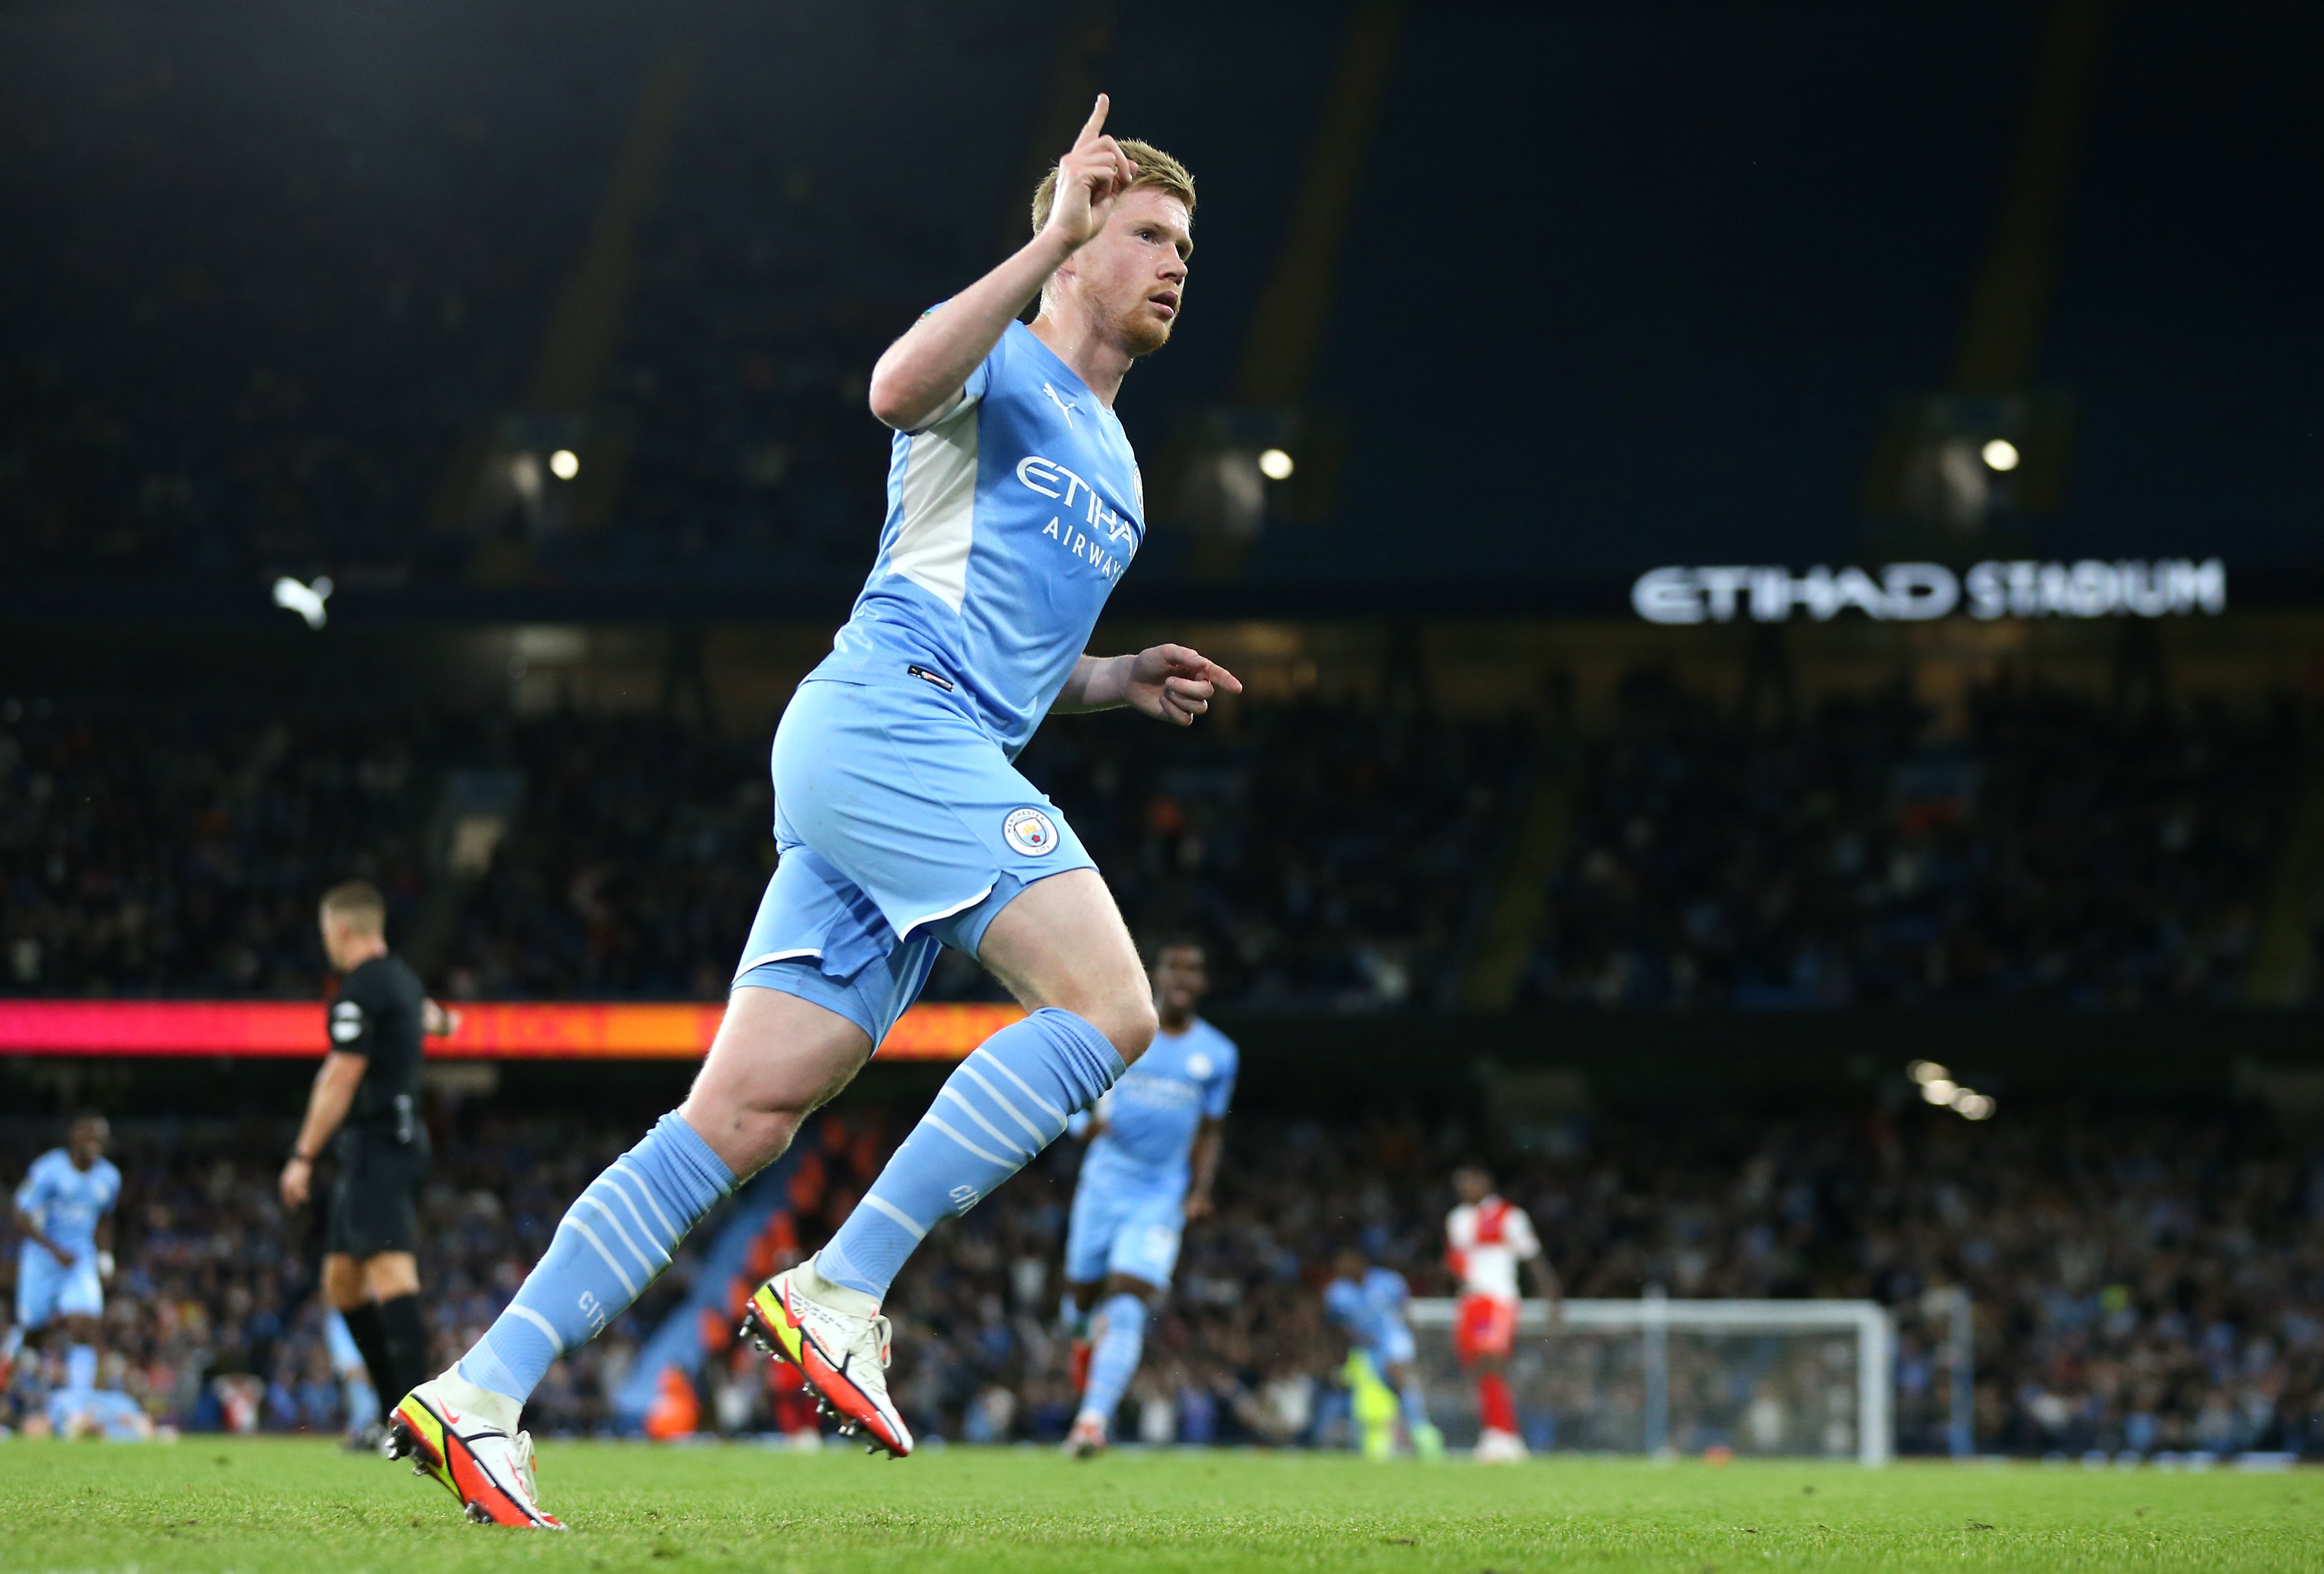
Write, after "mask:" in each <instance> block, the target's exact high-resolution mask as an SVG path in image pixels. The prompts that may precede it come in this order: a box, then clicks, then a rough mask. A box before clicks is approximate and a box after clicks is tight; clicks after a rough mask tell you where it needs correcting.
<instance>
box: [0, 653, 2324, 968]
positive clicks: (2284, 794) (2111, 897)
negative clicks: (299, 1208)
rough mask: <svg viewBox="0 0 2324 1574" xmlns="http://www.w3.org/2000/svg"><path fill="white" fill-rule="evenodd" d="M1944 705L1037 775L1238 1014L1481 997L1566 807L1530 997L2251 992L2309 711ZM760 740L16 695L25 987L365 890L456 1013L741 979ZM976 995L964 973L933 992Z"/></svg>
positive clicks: (1217, 726) (232, 954) (207, 949)
mask: <svg viewBox="0 0 2324 1574" xmlns="http://www.w3.org/2000/svg"><path fill="white" fill-rule="evenodd" d="M1924 722H1925V718H1924V717H1923V713H1921V712H1919V711H1918V710H1916V709H1914V707H1912V706H1911V705H1909V704H1904V703H1901V702H1896V701H1884V700H1881V699H1878V698H1870V699H1859V700H1855V701H1850V702H1846V703H1836V704H1832V705H1831V706H1829V707H1827V708H1826V709H1825V710H1824V711H1823V712H1822V713H1820V714H1819V715H1817V716H1816V717H1814V718H1813V719H1812V720H1811V721H1810V722H1807V723H1803V724H1798V725H1792V726H1784V727H1775V728H1762V729H1748V728H1743V727H1738V726H1735V725H1730V724H1728V723H1722V722H1720V720H1718V719H1717V718H1716V717H1715V716H1714V715H1713V714H1712V713H1711V712H1710V711H1708V710H1706V709H1703V708H1700V707H1695V706H1691V705H1677V706H1674V707H1672V708H1670V709H1668V710H1666V711H1664V712H1662V713H1657V714H1655V715H1651V716H1643V717H1642V716H1638V715H1632V716H1630V717H1629V718H1628V719H1627V720H1626V721H1625V722H1624V723H1622V724H1620V725H1618V726H1617V727H1615V728H1613V729H1612V730H1610V731H1609V732H1603V733H1600V734H1596V735H1591V736H1588V737H1584V738H1582V739H1580V740H1578V741H1576V740H1572V739H1568V740H1566V741H1553V735H1551V734H1548V733H1545V731H1544V730H1543V729H1542V728H1541V727H1540V726H1539V725H1537V724H1536V723H1532V722H1530V721H1528V720H1526V719H1524V718H1522V717H1517V716H1511V717H1508V718H1507V719H1502V720H1492V719H1477V718H1457V717H1452V716H1447V715H1444V714H1441V713H1436V712H1434V711H1432V710H1430V709H1428V708H1427V707H1425V706H1423V705H1421V704H1416V703H1414V704H1393V703H1390V704H1375V703H1368V702H1359V701H1355V700H1351V699H1335V698H1330V697H1324V696H1320V695H1308V696H1305V697H1302V698H1298V699H1295V700H1289V701H1278V702H1257V701H1253V702H1248V703H1245V704H1240V705H1239V706H1238V707H1236V708H1235V709H1234V710H1233V711H1232V712H1231V713H1223V714H1222V715H1220V716H1218V717H1214V718H1213V719H1212V722H1211V723H1209V724H1206V725H1204V726H1203V727H1202V728H1198V729H1195V730H1194V731H1192V732H1165V731H1164V730H1163V729H1160V728H1157V727H1155V726H1153V725H1152V724H1151V723H1147V722H1145V721H1144V720H1143V719H1142V718H1139V717H1136V716H1132V715H1130V714H1127V713H1124V714H1120V715H1113V716H1100V717H1092V718H1086V719H1083V720H1080V721H1077V722H1076V723H1075V724H1074V725H1073V726H1070V727H1064V726H1060V727H1055V728H1050V729H1047V730H1045V731H1044V732H1042V733H1040V734H1039V735H1038V736H1037V739H1036V740H1035V742H1034V744H1033V746H1032V748H1031V749H1030V750H1028V753H1027V756H1026V758H1025V759H1024V761H1023V766H1024V769H1026V771H1027V773H1028V776H1029V777H1030V778H1032V779H1033V780H1034V781H1035V782H1036V783H1037V784H1039V785H1040V786H1041V787H1043V788H1044V789H1045V790H1047V792H1048V793H1049V795H1050V796H1052V797H1053V798H1054V799H1055V801H1056V803H1057V805H1059V806H1060V807H1061V808H1062V809H1063V810H1064V811H1065V814H1066V815H1067V816H1068V817H1069V818H1070V819H1071V821H1072V823H1073V824H1074V828H1075V829H1076V830H1077V831H1078V832H1079V833H1080V834H1081V837H1082V840H1083V842H1084V843H1085V844H1086V845H1087V847H1088V848H1089V851H1090V852H1091V854H1092V855H1093V857H1094V858H1095V859H1096V860H1097V861H1098V865H1099V867H1100V869H1101V870H1102V871H1103V872H1104V873H1105V875H1106V877H1107V879H1108V881H1109V883H1110V884H1111V887H1112V888H1113V890H1114V892H1115V893H1116V895H1117V897H1118V898H1119V899H1120V903H1121V905H1122V908H1123V911H1124V913H1125V914H1126V915H1127V916H1128V917H1129V919H1130V924H1131V926H1132V928H1133V929H1134V930H1136V931H1139V932H1140V933H1143V934H1162V933H1166V932H1174V931H1183V932H1187V933H1193V934H1200V935H1203V936H1205V937H1207V938H1208V939H1209V940H1210V942H1211V943H1212V948H1213V962H1214V971H1215V972H1216V974H1217V976H1218V980H1219V985H1220V992H1219V996H1218V998H1219V999H1220V1000H1221V1002H1222V1003H1231V1004H1232V1005H1234V1006H1236V1007H1239V1008H1246V1009H1254V1010H1263V1011H1278V1010H1282V1011H1317V1010H1321V1011H1337V1012H1345V1011H1368V1010H1389V1009H1398V1008H1435V1007H1440V1006H1443V1005H1446V1004H1449V1003H1451V1002H1452V1001H1453V1000H1454V999H1457V998H1458V988H1459V981H1460V978H1461V974H1462V969H1463V967H1464V966H1465V965H1466V963H1467V962H1468V960H1469V959H1470V957H1471V954H1472V953H1473V950H1474V947H1475V945H1476V943H1477V940H1478V937H1479V934H1480V925H1481V924H1482V922H1483V918H1484V914H1485V911H1486V907H1487V904H1488V903H1489V900H1490V898H1491V897H1492V894H1493V892H1494V890H1495V888H1496V887H1497V884H1498V882H1499V880H1500V879H1501V877H1502V870H1503V869H1504V867H1505V859H1504V855H1505V853H1506V851H1508V847H1509V846H1510V844H1511V842H1512V840H1513V837H1514V833H1515V827H1516V825H1517V824H1518V823H1519V822H1520V821H1521V820H1522V819H1523V818H1524V816H1525V815H1527V814H1529V813H1533V812H1534V810H1533V809H1531V808H1529V807H1528V805H1532V804H1534V803H1535V799H1533V798H1532V797H1530V796H1528V795H1531V794H1536V793H1539V792H1541V791H1545V790H1546V791H1552V792H1555V791H1563V792H1566V793H1568V794H1569V795H1570V797H1571V810H1570V815H1569V836H1568V844H1567V849H1566V851H1565V853H1564V855H1563V857H1562V859H1561V860H1560V861H1558V863H1557V864H1556V865H1555V867H1554V870H1553V872H1552V873H1551V875H1550V877H1549V879H1548V888H1547V891H1546V893H1545V894H1546V897H1547V900H1546V902H1545V919H1544V923H1543V925H1542V928H1541V930H1540V943H1539V946H1538V949H1537V951H1536V952H1535V955H1534V958H1533V961H1532V963H1531V966H1530V968H1529V970H1528V971H1527V974H1526V980H1525V984H1524V992H1525V997H1526V999H1531V1000H1534V1001H1538V1002H1543V1003H1554V1004H1561V1005H1586V1006H1590V1007H1593V1008H1611V1009H1624V1008H1648V1009H1653V1008H1687V1007H1704V1006H1711V1007H1729V1008H1746V1009H1750V1008H1761V1009H1767V1008H1775V1009H1815V1008H1838V1007H1846V1006H1851V1005H1863V1004H1878V1005H1894V1006H1911V1005H1917V1004H1923V1003H1928V1002H1940V1001H1941V1002H1950V1003H1967V1004H1974V1003H1979V1002H2041V1003H2045V1004H2054V1005H2061V1006H2066V1007H2070V1008H2099V1009H2105V1008H2139V1007H2144V1006H2154V1005H2161V1004H2191V1005H2207V1006H2218V1005H2226V1004H2231V1003H2233V1002H2234V1001H2235V1000H2236V999H2237V998H2238V991H2239V990H2240V988H2241V985H2242V981H2243V975H2244V972H2245V970H2246V965H2247V963H2248V961H2249V957H2250V954H2251V952H2252V949H2253V947H2254V945H2255V941H2256V938H2257V932H2258V924H2259V913H2260V910H2261V908H2262V906H2263V904H2264V900H2265V898H2266V894H2267V892H2266V880H2267V872H2268V869H2269V864H2270V856H2271V851H2272V850H2273V848H2274V847H2275V846H2276V845H2278V844H2279V843H2280V842H2281V841H2282V838H2283V836H2284V835H2285V834H2286V833H2287V831H2288V824H2289V817H2290V813H2291V800H2292V784H2293V781H2294V778H2295V770H2294V759H2293V751H2294V747H2295V744H2294V741H2293V739H2292V734H2291V732H2289V731H2288V730H2287V729H2286V728H2285V727H2283V726H2282V725H2279V724H2277V723H2268V722H2264V721H2252V722H2246V721H2233V720H2230V719H2228V718H2227V717H2225V716H2223V715H2220V714H2218V713H2211V712H2208V711H2203V710H2197V711H2195V712H2194V713H2191V714H2190V715H2188V716H2186V717H2185V718H2183V719H2179V720H2169V721H2166V720H2163V719H2160V718H2148V719H2144V720H2136V721H2123V720H2119V719H2116V718H2115V717H2113V716H2111V715H2110V714H2109V713H2107V711H2106V710H2105V709H2104V708H2103V707H2100V706H2098V705H2094V704H2088V703H2084V702H2080V701H2072V700H2067V699H2063V698H2060V697H2057V696H2052V695H2041V694H2038V693H2036V694H2012V693H2009V692H2006V691H1995V692H1992V693H1988V694H1986V695H1981V696H1980V697H1979V698H1978V702H1977V703H1976V704H1975V705H1974V706H1973V709H1972V723H1971V725H1970V727H1969V729H1968V732H1967V733H1966V735H1965V736H1963V737H1960V738H1958V739H1954V740H1951V741H1945V742H1941V743H1931V742H1929V741H1926V740H1925V735H1924V734H1925V728H1924ZM764 755H765V744H764V740H763V739H761V738H757V737H747V738H745V737H736V736H726V735H722V734H719V733H716V732H710V731H707V730H705V729H702V728H700V727H696V726H693V725H687V724H681V723H678V722H676V721H674V720H670V719H667V718H654V717H644V716H627V717H624V716H584V715H579V714H574V713H557V714H549V715H541V716H532V717H516V716H511V715H508V714H505V713H472V714H466V715H452V714H431V715H419V714H414V715H408V716H399V715H365V716H363V717H360V718H346V719H332V720H310V721H298V722H282V721H272V722H264V723H261V722H255V721H250V720H239V721H237V720H235V719H233V718H221V717H216V716H202V715H194V714H190V713H174V712H166V713H165V712H149V711H147V710H143V709H141V710H138V711H136V712H134V713H124V714H114V713H106V714H98V713H93V712H76V711H72V710H70V709H69V708H65V709H60V708H58V707H55V706H53V705H51V704H48V703H47V702H40V703H36V704H26V703H24V702H11V703H10V708H9V709H7V710H6V711H5V712H0V890H5V896H6V900H5V909H0V988H5V990H9V991H12V992H16V993H25V994H66V995H105V994H114V995H156V994H160V995H181V996H182V995H202V994H218V995H241V996H250V995H257V996H270V995H271V996H277V997H286V998H311V997H312V996H313V995H314V994H315V993H316V991H317V990H318V989H319V988H320V987H321V984H322V958H321V955H320V953H319V950H318V946H317V944H316V942H315V939H314V935H313V932H312V903H313V900H314V897H315V894H316V893H317V892H318V891H319V890H321V889H323V888H325V887H327V886H328V885H329V884H331V883H333V882H334V881H336V880H338V879H345V878H348V877H349V876H352V875H357V874H361V875H366V876H368V877H370V878H372V879H374V880H376V881H378V882H379V883H380V884H381V885H382V886H383V888H385V889H386V890H387V892H388V895H389V897H390V901H391V904H392V907H391V917H392V923H393V925H394V928H395V933H396V934H397V935H398V937H399V941H400V943H410V942H411V941H412V940H413V939H414V937H415V935H418V936H420V938H421V939H422V941H423V943H422V945H421V948H420V949H421V954H420V958H419V960H420V962H421V964H422V965H423V967H424V968H426V969H427V970H428V971H429V975H430V982H431V983H432V984H433V985H434V987H436V988H437V989H438V990H441V991H442V992H444V993H446V994H447V995H449V996H451V997H453V998H473V999H526V998H531V999H575V998H579V999H622V998H629V999H638V998H663V999H681V998H694V999H718V998H720V997H721V996H723V995H724V992H725V989H726V984H727V980H728V979H729V978H730V977H731V974H732V969H733V961H734V958H735V956H736V955H737V954H738V951H737V948H738V947H739V946H740V944H741V942H742V936H743V935H744V934H746V933H747V932H748V929H749V927H750V923H751V919H752V914H753V913H754V912H755V910H756V907H757V903H758V900H759V897H760V895H761V891H762V890H763V889H764V885H765V880H766V877H767V875H768V873H769V871H770V870H771V868H772V861H773V856H774V849H773V842H772V838H771V835H770V827H769V821H770V807H771V798H770V791H769V787H768V782H767V775H766V766H765V759H764ZM1561 762H1563V763H1561ZM479 770H494V771H501V772H505V773H512V777H513V778H514V779H515V780H517V781H518V782H519V783H520V785H521V793H520V794H519V795H517V796H516V797H514V798H513V799H512V800H511V802H512V805H513V806H512V812H511V813H509V814H508V815H507V819H506V826H507V830H506V834H505V835H504V836H503V837H502V838H501V839H500V840H499V841H498V842H496V843H491V844H488V845H487V847H486V849H485V852H486V857H485V858H484V861H483V862H482V864H481V866H478V867H471V868H470V869H468V870H466V871H465V872H464V871H462V870H458V869H457V868H455V867H453V864H452V860H451V858H450V853H449V850H451V849H452V848H453V847H454V845H455V843H456V842H457V837H456V835H455V831H456V829H457V827H455V825H454V824H453V822H454V821H455V820H456V819H457V818H458V817H459V816H458V814H457V803H458V797H457V790H456V789H457V781H458V779H460V778H465V777H466V776H470V775H473V774H475V772H477V771H479ZM1545 781H1546V782H1548V783H1549V786H1548V787H1542V786H1540V785H1539V784H1541V783H1543V782H1545ZM1561 784H1562V785H1561ZM994 989H995V986H994V985H993V984H992V983H991V980H988V979H986V978H985V977H984V976H983V974H982V972H981V971H980V970H979V969H978V968H977V967H976V966H975V964H974V963H973V962H972V961H971V960H970V959H969V958H967V957H964V956H958V955H950V954H947V956H946V957H945V961H944V962H942V963H941V964H940V966H939V968H938V970H937V972H936V976H935V978H934V980H932V983H931V986H930V998H932V999H976V998H983V997H988V996H991V995H992V994H993V993H994Z"/></svg>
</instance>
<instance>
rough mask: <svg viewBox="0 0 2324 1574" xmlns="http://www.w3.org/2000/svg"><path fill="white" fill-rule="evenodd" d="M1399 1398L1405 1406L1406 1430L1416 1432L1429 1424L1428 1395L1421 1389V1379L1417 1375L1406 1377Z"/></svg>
mask: <svg viewBox="0 0 2324 1574" xmlns="http://www.w3.org/2000/svg"><path fill="white" fill-rule="evenodd" d="M1397 1400H1398V1401H1399V1403H1400V1404H1402V1405H1403V1407H1404V1424H1405V1426H1406V1430H1408V1431H1412V1432H1414V1433H1417V1432H1418V1431H1420V1429H1421V1428H1422V1427H1424V1426H1426V1425H1427V1424H1428V1396H1427V1395H1425V1394H1423V1393H1422V1392H1421V1391H1420V1380H1419V1379H1418V1378H1417V1377H1407V1378H1406V1379H1405V1384H1404V1391H1403V1392H1402V1393H1401V1394H1399V1395H1397Z"/></svg>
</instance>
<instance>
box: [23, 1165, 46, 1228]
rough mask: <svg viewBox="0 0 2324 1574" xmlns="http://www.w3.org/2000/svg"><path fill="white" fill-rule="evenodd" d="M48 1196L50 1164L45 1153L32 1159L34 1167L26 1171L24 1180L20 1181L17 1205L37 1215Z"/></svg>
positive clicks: (26, 1211) (25, 1211)
mask: <svg viewBox="0 0 2324 1574" xmlns="http://www.w3.org/2000/svg"><path fill="white" fill-rule="evenodd" d="M48 1198H49V1164H48V1159H47V1158H46V1156H45V1155H44V1156H42V1157H41V1158H37V1159H35V1160H33V1161H32V1168H31V1169H29V1170H26V1171H25V1172H24V1178H23V1181H22V1182H20V1183H18V1184H17V1187H16V1207H17V1210H19V1211H21V1212H24V1213H30V1214H32V1215H34V1216H35V1217H37V1216H38V1215H39V1213H40V1210H41V1204H42V1203H43V1202H45V1201H48Z"/></svg>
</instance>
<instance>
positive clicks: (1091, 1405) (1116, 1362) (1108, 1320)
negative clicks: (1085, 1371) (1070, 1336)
mask: <svg viewBox="0 0 2324 1574" xmlns="http://www.w3.org/2000/svg"><path fill="white" fill-rule="evenodd" d="M1100 1311H1101V1312H1103V1314H1104V1317H1105V1331H1104V1332H1103V1333H1102V1334H1100V1335H1098V1340H1097V1348H1095V1349H1094V1350H1093V1351H1091V1352H1090V1371H1089V1386H1088V1388H1086V1389H1084V1391H1083V1393H1082V1410H1083V1412H1084V1413H1088V1412H1090V1411H1095V1412H1096V1413H1098V1414H1100V1415H1102V1416H1103V1417H1104V1418H1105V1424H1106V1425H1107V1426H1108V1427H1109V1428H1111V1426H1112V1425H1113V1413H1114V1410H1115V1408H1116V1407H1117V1406H1119V1405H1120V1404H1121V1396H1122V1395H1123V1394H1124V1393H1126V1392H1128V1390H1129V1388H1130V1379H1131V1378H1132V1377H1135V1376H1138V1361H1139V1357H1141V1356H1143V1355H1144V1354H1145V1353H1146V1302H1143V1301H1141V1300H1139V1298H1138V1297H1137V1296H1135V1295H1132V1294H1130V1293H1128V1292H1126V1291H1125V1292H1124V1293H1121V1294H1119V1295H1115V1296H1113V1297H1111V1299H1109V1300H1108V1301H1107V1302H1106V1303H1105V1304H1104V1306H1102V1308H1100Z"/></svg>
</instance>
